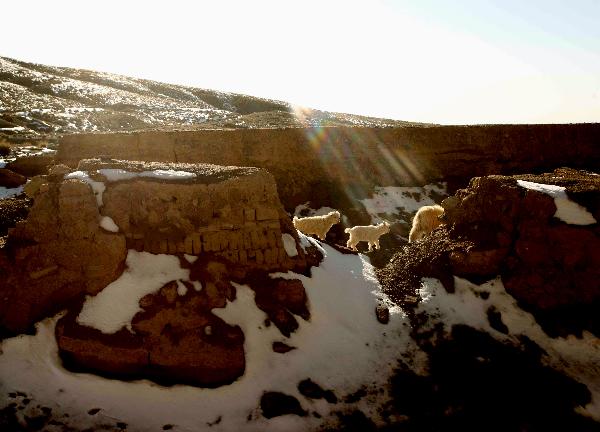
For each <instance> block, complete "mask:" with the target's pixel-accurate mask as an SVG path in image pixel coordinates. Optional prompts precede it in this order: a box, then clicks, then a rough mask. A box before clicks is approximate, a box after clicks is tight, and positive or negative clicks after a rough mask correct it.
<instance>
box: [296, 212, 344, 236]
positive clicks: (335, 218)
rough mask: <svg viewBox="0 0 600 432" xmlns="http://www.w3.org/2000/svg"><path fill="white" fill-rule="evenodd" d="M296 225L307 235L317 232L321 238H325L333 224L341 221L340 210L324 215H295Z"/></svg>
mask: <svg viewBox="0 0 600 432" xmlns="http://www.w3.org/2000/svg"><path fill="white" fill-rule="evenodd" d="M293 222H294V227H295V228H296V229H297V230H298V231H301V232H303V233H304V234H306V235H309V234H316V235H317V236H318V237H319V238H320V239H321V240H325V236H326V235H327V232H328V231H329V230H330V229H331V227H332V226H333V225H335V224H336V223H339V222H340V212H337V211H332V212H329V213H327V214H326V215H324V216H311V217H305V218H297V217H296V216H294V220H293Z"/></svg>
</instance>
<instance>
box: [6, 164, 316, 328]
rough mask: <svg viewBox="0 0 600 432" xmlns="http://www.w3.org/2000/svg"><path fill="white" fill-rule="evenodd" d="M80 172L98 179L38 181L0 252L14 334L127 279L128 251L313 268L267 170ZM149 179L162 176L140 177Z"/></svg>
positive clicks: (131, 167) (128, 167) (95, 167)
mask: <svg viewBox="0 0 600 432" xmlns="http://www.w3.org/2000/svg"><path fill="white" fill-rule="evenodd" d="M80 169H82V170H86V171H89V172H90V174H91V176H88V177H85V175H82V177H81V178H84V180H85V181H82V180H80V179H77V178H73V179H69V180H63V176H64V174H65V170H64V168H61V167H60V166H59V167H58V168H53V170H52V171H51V173H50V175H49V176H48V177H47V178H44V177H42V178H40V181H41V182H42V184H41V185H40V186H39V188H38V190H37V191H35V193H34V194H35V202H34V205H33V207H32V208H31V211H30V214H29V217H28V218H27V220H26V221H22V222H19V223H18V224H17V226H16V227H15V228H14V229H13V230H12V231H11V232H10V234H9V238H8V241H7V246H6V247H5V248H4V249H2V250H1V254H2V257H1V259H2V266H1V267H0V270H1V271H2V273H3V276H4V277H3V278H2V280H1V281H0V292H2V294H3V295H4V297H5V298H6V299H8V300H7V301H5V302H4V303H3V305H2V306H1V309H0V323H1V325H2V326H3V327H4V328H6V329H8V330H9V331H11V332H21V331H23V330H25V329H26V328H27V327H28V326H30V325H31V324H32V323H33V322H35V321H36V320H38V319H40V318H42V317H44V316H48V315H49V314H51V313H52V312H54V311H55V310H57V309H59V308H61V307H63V306H64V304H65V302H67V301H68V300H70V299H73V298H76V297H77V296H80V295H82V294H95V293H97V292H98V291H99V290H101V289H102V288H103V287H105V286H106V285H107V284H108V283H110V282H111V281H112V280H114V279H116V277H117V276H118V275H119V274H120V273H121V271H122V268H123V264H124V260H125V256H126V251H127V249H128V248H129V249H137V250H140V251H142V250H144V251H147V252H152V253H166V254H184V253H187V254H189V255H203V254H211V255H214V256H216V257H222V258H224V259H226V260H227V261H228V262H229V263H230V264H232V265H237V264H239V265H238V266H237V267H238V269H240V270H238V273H240V272H241V273H246V272H250V271H253V270H263V271H265V270H273V271H278V270H281V271H287V270H295V271H299V272H304V271H306V269H307V268H308V267H307V266H308V262H307V257H308V255H307V254H306V253H305V251H304V249H302V248H301V247H300V246H299V242H298V237H297V234H296V232H295V230H294V229H293V226H292V224H291V221H290V220H289V217H288V216H287V215H286V213H285V212H284V211H283V208H282V206H281V204H280V202H279V199H278V196H277V190H276V187H275V183H274V181H273V178H272V177H271V176H270V175H269V174H268V173H266V172H265V171H264V170H260V169H257V168H236V167H217V166H214V165H189V164H188V165H182V164H179V165H177V164H175V165H167V164H143V163H119V162H115V161H113V162H106V163H103V162H100V161H99V160H93V161H84V162H83V163H82V164H81V166H80ZM102 169H108V170H121V171H120V172H127V173H129V174H128V175H129V177H128V176H127V175H126V176H125V177H126V178H125V179H120V180H118V181H108V180H107V178H106V177H104V176H102V175H101V174H98V171H99V170H102ZM161 170H162V172H163V173H164V172H167V171H169V170H172V171H173V170H175V171H177V170H179V171H181V170H187V172H188V174H189V175H188V177H189V178H188V179H185V178H184V179H183V180H182V179H180V178H175V179H173V178H169V177H168V176H167V177H162V178H161V177H160V172H161ZM141 172H158V173H159V177H156V176H154V177H152V176H150V177H143V176H142V177H140V176H137V174H140V173H141ZM94 179H95V180H94ZM44 182H45V183H44ZM86 182H87V183H86ZM94 182H96V183H94ZM90 184H94V187H95V188H96V189H95V191H94V190H92V188H91V187H90ZM100 185H101V186H100ZM102 188H105V189H106V190H105V191H104V193H102V194H100V193H98V192H99V191H100V190H101V189H102ZM95 192H96V193H95ZM100 195H101V198H100ZM99 204H101V205H99ZM105 218H110V219H108V220H112V223H113V224H115V226H114V227H112V228H111V227H110V226H109V228H111V229H112V231H114V232H111V231H107V229H106V225H103V227H101V224H100V223H101V221H103V220H105ZM283 233H287V234H289V235H290V236H292V238H293V239H295V241H296V248H297V252H298V254H297V255H296V256H295V257H290V256H288V254H287V253H286V251H285V248H284V247H283V240H282V234H283ZM23 287H27V289H23Z"/></svg>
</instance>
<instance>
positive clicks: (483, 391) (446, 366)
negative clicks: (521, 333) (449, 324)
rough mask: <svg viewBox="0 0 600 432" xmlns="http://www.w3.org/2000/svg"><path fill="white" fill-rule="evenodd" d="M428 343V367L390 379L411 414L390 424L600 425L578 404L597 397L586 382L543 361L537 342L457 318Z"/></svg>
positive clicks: (402, 409) (401, 408) (398, 409)
mask: <svg viewBox="0 0 600 432" xmlns="http://www.w3.org/2000/svg"><path fill="white" fill-rule="evenodd" d="M429 347H430V348H426V349H427V352H428V354H429V359H430V363H429V375H427V376H421V375H416V374H414V373H413V372H410V371H407V370H398V371H397V372H396V374H395V375H394V377H393V378H392V380H391V395H392V405H393V407H394V410H395V414H396V416H400V415H402V416H405V420H404V422H403V423H402V427H398V429H391V430H408V431H421V430H460V431H476V430H481V427H482V425H485V426H484V428H485V429H486V430H490V431H518V430H530V431H542V430H577V431H598V430H600V426H599V425H598V424H597V423H595V422H594V421H593V420H592V419H589V418H585V417H583V416H581V415H579V414H577V413H576V412H575V408H576V407H578V406H585V405H586V404H587V403H588V401H589V400H590V398H591V395H590V392H589V391H588V389H587V388H586V386H585V385H583V384H581V383H579V382H577V381H575V380H573V379H571V378H568V377H566V376H565V375H562V374H561V373H559V372H557V371H555V370H553V369H551V368H550V367H547V366H544V365H543V363H542V360H541V359H542V351H541V350H540V349H539V347H537V346H535V344H533V343H532V342H529V343H520V344H519V345H518V346H515V345H512V344H511V343H501V342H499V341H496V340H495V339H493V338H492V337H491V336H489V335H488V334H486V333H481V332H478V331H477V330H474V329H471V328H469V327H466V326H454V327H453V329H452V333H451V335H450V336H449V337H447V338H443V339H440V340H438V343H437V344H435V345H429Z"/></svg>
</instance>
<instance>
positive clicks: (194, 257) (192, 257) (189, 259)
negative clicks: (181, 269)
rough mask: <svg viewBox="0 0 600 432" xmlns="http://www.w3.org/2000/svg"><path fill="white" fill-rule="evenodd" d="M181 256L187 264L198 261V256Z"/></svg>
mask: <svg viewBox="0 0 600 432" xmlns="http://www.w3.org/2000/svg"><path fill="white" fill-rule="evenodd" d="M183 256H184V258H185V260H186V261H187V262H189V263H190V264H194V263H195V262H196V260H197V259H198V256H196V255H188V254H184V255H183Z"/></svg>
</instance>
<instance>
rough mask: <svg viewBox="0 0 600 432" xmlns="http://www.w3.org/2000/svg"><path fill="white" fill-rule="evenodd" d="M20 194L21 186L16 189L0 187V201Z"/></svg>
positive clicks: (21, 191)
mask: <svg viewBox="0 0 600 432" xmlns="http://www.w3.org/2000/svg"><path fill="white" fill-rule="evenodd" d="M22 193H23V186H19V187H16V188H6V187H4V186H0V199H3V198H10V197H14V196H17V195H19V194H22Z"/></svg>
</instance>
